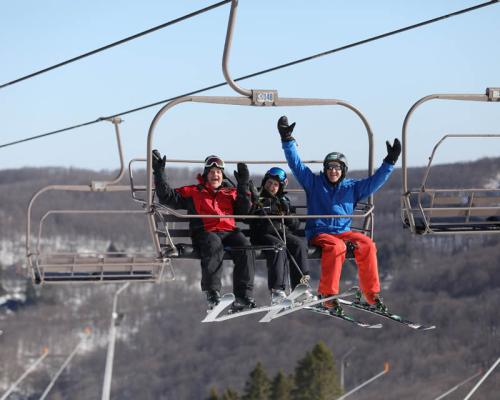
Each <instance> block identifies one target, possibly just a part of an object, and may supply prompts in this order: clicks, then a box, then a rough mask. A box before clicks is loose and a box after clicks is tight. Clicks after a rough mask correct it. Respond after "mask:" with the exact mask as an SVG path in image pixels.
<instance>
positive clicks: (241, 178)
mask: <svg viewBox="0 0 500 400" xmlns="http://www.w3.org/2000/svg"><path fill="white" fill-rule="evenodd" d="M234 177H235V178H236V182H238V185H248V181H249V180H250V172H249V171H248V167H247V165H246V164H245V163H238V171H234Z"/></svg>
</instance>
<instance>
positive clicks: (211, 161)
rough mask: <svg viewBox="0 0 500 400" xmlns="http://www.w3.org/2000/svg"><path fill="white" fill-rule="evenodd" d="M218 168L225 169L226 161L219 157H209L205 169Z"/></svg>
mask: <svg viewBox="0 0 500 400" xmlns="http://www.w3.org/2000/svg"><path fill="white" fill-rule="evenodd" d="M212 167H217V168H220V169H224V161H222V159H221V158H219V157H217V156H208V157H207V158H206V159H205V168H212Z"/></svg>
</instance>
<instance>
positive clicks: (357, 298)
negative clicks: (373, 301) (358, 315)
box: [353, 286, 363, 304]
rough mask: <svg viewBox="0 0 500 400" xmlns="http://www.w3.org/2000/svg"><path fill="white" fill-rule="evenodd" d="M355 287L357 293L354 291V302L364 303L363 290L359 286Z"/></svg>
mask: <svg viewBox="0 0 500 400" xmlns="http://www.w3.org/2000/svg"><path fill="white" fill-rule="evenodd" d="M353 289H355V290H356V293H354V302H355V303H356V304H362V301H361V298H362V297H363V293H362V292H361V289H360V288H359V287H357V286H354V287H353Z"/></svg>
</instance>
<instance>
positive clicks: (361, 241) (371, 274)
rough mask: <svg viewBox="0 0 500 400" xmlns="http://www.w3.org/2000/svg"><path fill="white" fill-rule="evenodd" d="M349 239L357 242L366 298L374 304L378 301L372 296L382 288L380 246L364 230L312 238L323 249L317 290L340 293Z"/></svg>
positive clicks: (326, 293)
mask: <svg viewBox="0 0 500 400" xmlns="http://www.w3.org/2000/svg"><path fill="white" fill-rule="evenodd" d="M346 241H350V242H352V243H354V245H355V246H356V248H355V250H354V258H355V260H356V264H357V265H358V280H359V287H360V289H361V291H362V292H363V294H364V295H365V298H366V300H367V302H368V303H370V304H373V303H374V302H375V299H374V297H373V296H374V295H375V294H376V293H379V292H380V281H379V277H378V263H377V248H376V246H375V242H373V240H371V239H370V238H369V237H368V236H366V235H365V234H363V233H361V232H354V231H348V232H343V233H339V234H332V233H320V234H319V235H316V236H314V237H313V238H312V239H311V244H312V245H314V246H318V247H321V249H322V255H321V276H320V280H319V288H318V293H319V294H321V295H328V294H338V293H339V284H340V274H341V272H342V264H343V263H344V261H345V258H346V251H347V249H346V245H345V242H346Z"/></svg>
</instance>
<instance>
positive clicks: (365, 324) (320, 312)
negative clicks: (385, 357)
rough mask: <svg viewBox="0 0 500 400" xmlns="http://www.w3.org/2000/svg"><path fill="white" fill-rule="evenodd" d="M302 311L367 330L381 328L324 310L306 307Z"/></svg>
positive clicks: (380, 325) (380, 326)
mask: <svg viewBox="0 0 500 400" xmlns="http://www.w3.org/2000/svg"><path fill="white" fill-rule="evenodd" d="M304 310H309V311H313V312H315V313H319V314H322V315H326V316H328V317H333V318H339V319H343V320H344V321H347V322H350V323H351V324H354V325H357V326H359V327H361V328H368V329H380V328H382V324H369V323H368V322H363V321H359V320H357V319H356V318H354V317H351V316H350V315H345V314H344V315H337V314H332V313H330V311H328V310H326V309H324V308H320V307H310V306H307V307H304Z"/></svg>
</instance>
